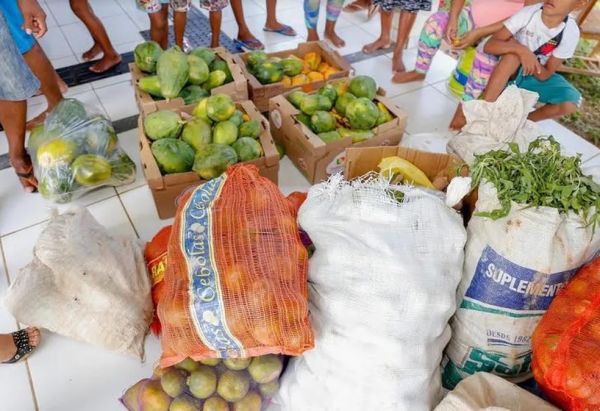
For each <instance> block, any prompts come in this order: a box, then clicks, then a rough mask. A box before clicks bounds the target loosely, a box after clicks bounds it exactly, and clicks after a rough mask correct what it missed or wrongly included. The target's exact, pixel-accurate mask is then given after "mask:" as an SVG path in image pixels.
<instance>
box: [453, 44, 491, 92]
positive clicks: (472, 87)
mask: <svg viewBox="0 0 600 411" xmlns="http://www.w3.org/2000/svg"><path fill="white" fill-rule="evenodd" d="M496 64H498V57H496V56H494V55H492V54H487V53H485V52H484V51H483V45H480V46H478V47H477V50H476V52H475V59H474V60H473V66H472V68H471V73H470V74H469V78H468V79H467V84H465V92H464V94H463V97H462V100H463V101H470V100H476V99H478V98H479V96H481V94H482V93H483V90H485V87H486V86H487V83H488V80H489V79H490V76H491V75H492V72H493V71H494V68H495V67H496Z"/></svg>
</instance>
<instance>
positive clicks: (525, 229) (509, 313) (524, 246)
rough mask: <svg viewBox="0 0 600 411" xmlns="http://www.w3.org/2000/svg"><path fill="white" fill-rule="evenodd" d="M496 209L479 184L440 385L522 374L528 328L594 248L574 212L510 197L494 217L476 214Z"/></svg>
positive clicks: (527, 360)
mask: <svg viewBox="0 0 600 411" xmlns="http://www.w3.org/2000/svg"><path fill="white" fill-rule="evenodd" d="M499 207H500V204H499V202H498V197H497V193H496V189H495V187H494V186H493V185H491V184H490V183H483V184H481V185H480V187H479V198H478V201H477V205H476V209H475V214H474V215H473V217H472V218H471V220H470V221H469V225H468V228H467V237H468V240H467V246H466V248H465V265H464V272H463V278H462V281H461V283H460V286H459V289H458V302H459V307H458V309H457V311H456V314H455V316H454V318H453V319H452V322H451V326H452V340H451V341H450V344H448V347H447V348H446V358H445V360H444V363H445V364H444V365H445V367H444V374H443V379H444V386H445V387H447V388H452V387H454V386H455V385H456V383H458V381H460V379H461V378H464V377H466V376H468V375H470V374H473V373H475V372H479V371H486V372H491V373H494V374H497V375H500V376H503V377H513V378H515V381H519V380H522V379H525V378H528V377H529V375H530V374H529V370H530V365H531V336H532V334H533V330H534V328H535V326H536V325H537V323H538V321H539V320H540V318H541V316H542V314H543V313H544V312H545V311H546V310H547V309H548V306H549V305H550V303H551V301H552V299H553V298H554V296H555V295H556V293H557V292H558V291H559V290H560V288H561V287H562V286H564V285H565V283H566V282H567V281H568V280H569V279H570V277H571V276H572V275H573V274H575V272H576V271H577V270H578V269H579V267H581V266H582V265H583V264H585V263H586V262H587V261H589V260H590V259H591V258H593V256H594V255H595V254H596V253H597V252H598V249H599V247H600V229H598V228H597V229H596V231H595V234H593V230H592V227H591V226H588V227H585V225H586V223H585V221H584V220H583V219H582V218H581V217H579V216H578V215H576V214H575V213H573V212H569V213H568V214H559V212H558V210H557V209H555V208H549V207H539V208H534V207H526V206H523V205H518V204H515V203H512V207H511V211H510V212H509V214H508V215H507V216H506V217H503V218H500V219H498V220H493V219H491V218H488V217H480V216H477V215H476V213H477V212H481V211H492V210H495V209H498V208H499Z"/></svg>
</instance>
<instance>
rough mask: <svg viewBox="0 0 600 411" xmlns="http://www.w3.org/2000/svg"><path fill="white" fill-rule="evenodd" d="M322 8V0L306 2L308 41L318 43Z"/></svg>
mask: <svg viewBox="0 0 600 411" xmlns="http://www.w3.org/2000/svg"><path fill="white" fill-rule="evenodd" d="M320 8H321V0H304V23H305V24H306V30H307V31H308V36H307V38H306V40H308V41H318V40H319V33H317V23H318V22H319V9H320Z"/></svg>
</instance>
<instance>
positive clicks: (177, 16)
mask: <svg viewBox="0 0 600 411" xmlns="http://www.w3.org/2000/svg"><path fill="white" fill-rule="evenodd" d="M186 25H187V11H174V12H173V26H174V30H175V44H176V45H178V46H179V47H180V48H181V49H182V50H183V36H184V35H185V26H186Z"/></svg>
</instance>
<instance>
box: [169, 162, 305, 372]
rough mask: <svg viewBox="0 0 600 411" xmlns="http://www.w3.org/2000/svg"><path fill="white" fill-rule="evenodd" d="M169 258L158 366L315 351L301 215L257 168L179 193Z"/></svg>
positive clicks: (233, 170) (238, 168) (245, 167)
mask: <svg viewBox="0 0 600 411" xmlns="http://www.w3.org/2000/svg"><path fill="white" fill-rule="evenodd" d="M167 259H168V262H169V264H168V268H167V271H166V273H165V278H164V285H165V290H164V294H163V296H162V298H161V299H160V301H159V304H158V316H159V318H160V322H161V325H162V336H161V344H162V349H163V353H162V358H161V363H160V365H161V367H167V366H170V365H173V364H176V363H178V362H180V361H182V360H184V359H185V358H186V357H191V358H193V359H194V360H199V359H203V358H210V357H219V358H226V357H254V356H260V355H264V354H277V353H281V354H287V355H300V354H302V353H303V352H304V351H305V350H307V349H309V348H312V347H313V335H312V330H311V326H310V323H309V320H308V303H307V261H308V259H307V251H306V249H305V248H304V247H303V246H302V242H301V240H300V236H299V233H298V226H297V224H296V212H295V210H294V207H293V206H292V205H291V203H290V202H289V201H288V200H286V198H285V197H283V195H282V194H281V192H280V191H279V189H278V188H277V186H276V185H275V184H273V183H272V182H270V181H269V180H267V179H266V178H264V177H261V176H260V175H259V174H258V168H257V167H256V166H254V165H239V166H234V167H231V168H229V169H228V170H227V172H226V173H224V174H223V175H221V176H220V177H218V178H215V179H213V180H210V181H208V182H207V183H205V184H203V185H201V186H199V187H198V188H196V189H195V190H194V191H192V192H191V193H189V194H188V195H186V196H185V197H183V198H182V201H181V203H180V205H179V207H178V210H177V214H176V216H175V221H174V223H173V231H172V233H171V238H170V240H169V251H168V254H167Z"/></svg>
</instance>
